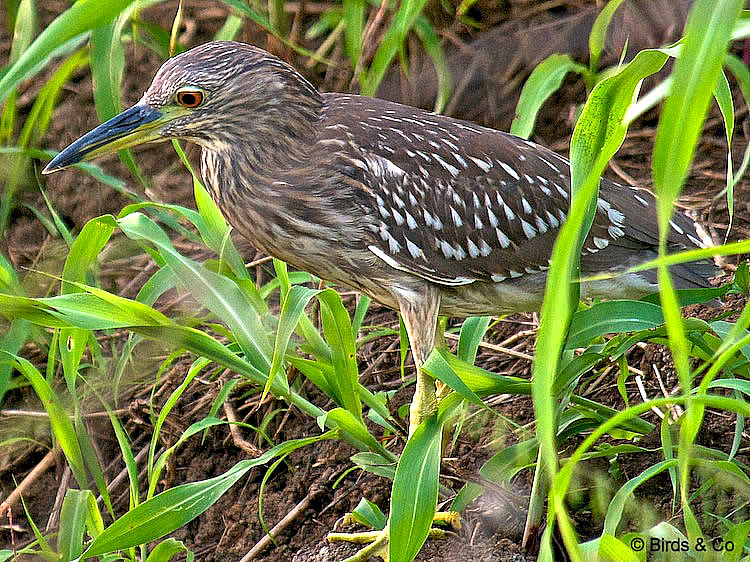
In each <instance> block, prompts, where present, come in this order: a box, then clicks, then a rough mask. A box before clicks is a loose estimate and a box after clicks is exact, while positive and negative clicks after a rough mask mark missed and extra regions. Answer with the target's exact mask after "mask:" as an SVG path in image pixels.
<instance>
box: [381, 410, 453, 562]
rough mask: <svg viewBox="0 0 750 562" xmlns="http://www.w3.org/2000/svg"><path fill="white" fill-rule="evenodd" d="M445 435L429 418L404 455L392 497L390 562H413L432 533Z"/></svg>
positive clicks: (421, 426)
mask: <svg viewBox="0 0 750 562" xmlns="http://www.w3.org/2000/svg"><path fill="white" fill-rule="evenodd" d="M442 433H443V432H442V426H441V425H440V424H439V423H438V421H437V416H431V417H429V418H427V419H426V420H424V421H423V422H422V423H421V424H420V425H419V427H418V428H417V429H416V431H415V432H414V434H413V435H412V436H411V437H410V438H409V441H408V442H407V443H406V447H405V448H404V452H403V453H402V454H401V459H400V460H399V462H398V466H397V467H396V476H395V477H394V479H393V491H392V493H391V513H390V519H389V523H388V528H389V533H390V540H389V544H388V554H389V560H390V562H411V561H412V560H413V559H414V557H415V556H416V555H417V553H418V552H419V550H420V549H421V548H422V545H423V544H424V541H425V540H426V539H427V535H428V533H429V532H430V527H431V526H432V520H433V518H434V516H435V509H436V507H437V498H438V478H439V476H440V444H441V440H442Z"/></svg>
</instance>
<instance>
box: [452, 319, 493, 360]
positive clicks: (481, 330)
mask: <svg viewBox="0 0 750 562" xmlns="http://www.w3.org/2000/svg"><path fill="white" fill-rule="evenodd" d="M491 320H492V317H491V316H474V317H472V318H467V319H466V320H464V323H463V324H462V325H461V332H460V334H459V337H458V350H456V356H457V357H458V358H459V359H461V361H465V362H466V363H469V364H474V361H475V360H476V358H477V350H478V349H479V344H480V343H482V338H483V337H484V334H485V333H486V332H487V327H488V326H489V325H490V321H491Z"/></svg>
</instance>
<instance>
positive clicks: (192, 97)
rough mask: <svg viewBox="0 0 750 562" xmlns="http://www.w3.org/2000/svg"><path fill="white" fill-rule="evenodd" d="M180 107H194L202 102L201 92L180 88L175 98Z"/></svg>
mask: <svg viewBox="0 0 750 562" xmlns="http://www.w3.org/2000/svg"><path fill="white" fill-rule="evenodd" d="M175 99H176V100H177V103H179V104H180V105H181V106H182V107H187V108H191V109H192V108H194V107H198V106H199V105H200V104H202V103H203V92H201V91H200V90H182V91H180V92H177V96H176V98H175Z"/></svg>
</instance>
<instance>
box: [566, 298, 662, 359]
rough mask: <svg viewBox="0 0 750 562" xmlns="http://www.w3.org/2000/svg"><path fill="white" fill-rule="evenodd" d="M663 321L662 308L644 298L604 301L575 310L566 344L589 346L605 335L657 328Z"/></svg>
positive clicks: (572, 346)
mask: <svg viewBox="0 0 750 562" xmlns="http://www.w3.org/2000/svg"><path fill="white" fill-rule="evenodd" d="M663 323H664V315H663V314H662V312H661V307H660V306H658V305H655V304H651V303H648V302H643V301H629V300H618V301H603V302H598V303H596V304H594V305H593V306H591V307H590V308H588V309H585V310H581V311H579V312H576V313H575V315H573V319H572V320H571V322H570V333H569V335H568V341H567V342H566V344H565V345H566V347H568V348H569V349H575V348H577V347H584V346H586V345H588V344H589V343H590V342H591V341H593V340H594V338H597V337H599V336H603V335H605V334H614V333H620V332H632V331H636V330H646V329H649V328H655V327H656V326H660V325H661V324H663Z"/></svg>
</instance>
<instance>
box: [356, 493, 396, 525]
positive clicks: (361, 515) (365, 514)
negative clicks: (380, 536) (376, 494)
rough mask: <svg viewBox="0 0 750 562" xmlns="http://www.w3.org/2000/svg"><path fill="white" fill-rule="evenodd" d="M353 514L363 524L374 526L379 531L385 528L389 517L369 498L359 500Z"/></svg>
mask: <svg viewBox="0 0 750 562" xmlns="http://www.w3.org/2000/svg"><path fill="white" fill-rule="evenodd" d="M352 516H353V517H354V518H355V519H356V520H357V521H359V522H360V523H361V524H363V525H367V526H368V527H372V528H373V529H375V530H377V531H382V530H383V529H385V525H386V523H388V518H387V517H386V516H385V514H384V513H383V512H382V511H381V510H380V508H379V507H378V506H377V505H375V504H374V503H372V502H371V501H370V500H368V499H367V498H362V499H361V500H359V504H357V507H355V508H354V509H353V510H352Z"/></svg>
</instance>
